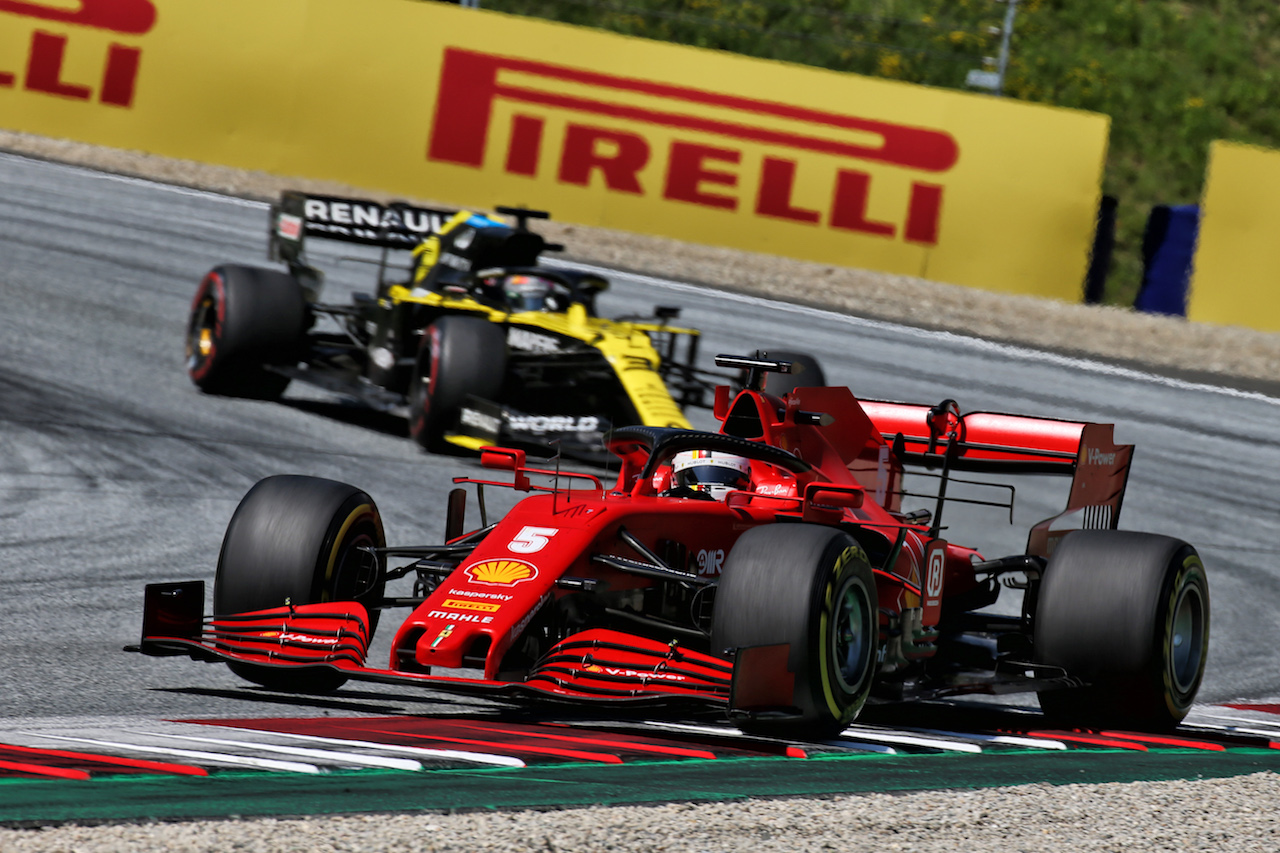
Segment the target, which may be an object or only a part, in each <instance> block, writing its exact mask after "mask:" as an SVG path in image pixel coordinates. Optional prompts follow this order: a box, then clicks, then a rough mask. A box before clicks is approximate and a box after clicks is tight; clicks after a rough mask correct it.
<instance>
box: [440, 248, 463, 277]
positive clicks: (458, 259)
mask: <svg viewBox="0 0 1280 853" xmlns="http://www.w3.org/2000/svg"><path fill="white" fill-rule="evenodd" d="M436 263H438V264H440V265H441V266H444V267H450V268H452V269H455V270H462V271H463V272H466V271H467V270H469V269H471V261H469V260H467V259H466V258H464V257H462V256H461V255H455V254H453V253H452V252H441V253H440V257H439V258H437V259H436Z"/></svg>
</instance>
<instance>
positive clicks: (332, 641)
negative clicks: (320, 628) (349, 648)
mask: <svg viewBox="0 0 1280 853" xmlns="http://www.w3.org/2000/svg"><path fill="white" fill-rule="evenodd" d="M259 636H261V637H268V638H271V639H276V638H279V639H280V640H284V641H289V642H294V643H309V644H311V645H313V646H336V645H338V638H337V637H313V636H311V635H310V634H296V633H294V632H292V631H263V632H262V633H261V634H260V635H259Z"/></svg>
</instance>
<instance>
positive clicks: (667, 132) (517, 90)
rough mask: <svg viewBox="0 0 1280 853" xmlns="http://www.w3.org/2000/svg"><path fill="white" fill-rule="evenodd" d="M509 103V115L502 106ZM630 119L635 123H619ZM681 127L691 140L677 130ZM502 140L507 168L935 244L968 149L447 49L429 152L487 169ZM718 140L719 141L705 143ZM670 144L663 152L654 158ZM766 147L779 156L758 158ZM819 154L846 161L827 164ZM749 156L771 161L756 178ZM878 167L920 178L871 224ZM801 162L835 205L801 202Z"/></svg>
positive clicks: (866, 121)
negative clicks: (949, 175)
mask: <svg viewBox="0 0 1280 853" xmlns="http://www.w3.org/2000/svg"><path fill="white" fill-rule="evenodd" d="M499 103H501V104H502V106H503V107H506V109H501V110H499V109H495V106H496V105H498V104H499ZM495 115H503V116H507V115H509V116H510V119H509V121H510V127H509V128H505V129H504V128H496V127H493V126H492V125H493V124H494V123H495V121H496V120H495V118H494V116H495ZM620 121H621V122H625V123H626V129H621V128H619V127H617V126H616V125H617V124H618V123H619V122H620ZM553 122H554V123H556V124H555V126H554V127H551V126H550V125H551V124H552V123H553ZM605 123H608V124H609V125H610V126H609V127H605V126H603V125H604V124H605ZM504 130H506V131H507V132H506V133H504V132H503V131H504ZM657 133H661V134H663V135H664V136H663V139H662V141H658V140H657V137H656V135H655V134H657ZM681 133H684V134H688V135H689V137H690V138H687V139H681V138H679V134H681ZM672 134H674V137H672V136H671V135H672ZM695 134H696V136H695ZM503 138H505V139H507V140H508V147H507V150H506V151H505V152H496V154H497V162H502V163H504V164H505V165H504V166H503V168H504V170H505V172H506V173H507V174H511V175H521V176H524V177H533V178H536V177H539V176H540V175H542V174H543V173H550V172H551V171H552V170H553V169H554V170H555V177H556V180H557V181H558V182H559V183H560V184H564V185H576V186H581V187H591V186H593V185H597V186H598V185H599V184H600V183H601V182H602V183H603V185H604V188H605V191H606V192H611V193H623V194H627V195H631V196H660V197H661V198H662V199H665V200H668V201H675V202H684V203H688V204H694V205H700V206H703V207H707V208H712V209H717V210H725V211H731V212H732V211H738V210H741V209H746V210H748V211H750V212H752V213H754V214H755V215H756V216H760V217H767V218H772V219H780V220H787V221H791V222H797V223H802V224H807V225H813V226H817V227H826V228H830V229H835V230H838V231H846V232H858V233H862V234H868V235H872V236H876V237H881V238H884V239H890V240H897V239H901V240H904V241H906V242H909V243H916V244H920V245H926V246H932V245H936V244H937V242H938V228H939V221H940V214H941V210H942V203H943V195H944V189H945V188H944V186H943V185H942V184H940V183H938V182H937V180H938V179H937V177H935V176H939V175H943V174H945V173H946V172H948V171H949V170H950V169H951V168H952V167H953V166H954V165H955V164H956V162H957V160H958V159H959V156H960V149H959V145H958V144H957V142H956V140H955V138H954V137H953V136H952V135H951V134H950V133H948V132H947V131H945V130H942V129H938V128H927V127H917V126H914V125H907V124H899V123H896V122H888V121H881V120H877V119H871V118H866V117H863V116H858V115H852V114H848V113H834V112H829V111H825V110H817V109H810V108H806V107H801V106H797V105H794V104H789V103H780V102H774V101H766V100H759V99H755V98H749V97H742V96H737V95H731V94H725V93H723V92H718V91H713V90H710V89H698V88H693V87H690V86H678V85H673V84H668V83H659V82H655V81H652V80H646V79H642V78H638V77H624V76H619V75H614V74H605V73H601V72H598V71H595V70H593V69H588V68H580V67H574V66H568V65H557V64H552V63H546V62H538V61H534V60H528V59H523V58H520V57H513V56H501V55H497V54H490V53H481V52H479V51H472V50H465V49H462V48H456V47H451V48H447V49H446V50H445V59H444V67H443V69H442V73H441V77H440V88H439V93H438V97H437V100H436V112H435V119H434V123H433V125H432V129H431V135H430V139H429V141H428V145H427V159H428V160H431V161H435V162H440V163H452V164H455V165H460V166H467V167H471V168H475V169H480V168H483V166H484V163H485V160H486V155H487V154H488V153H489V152H488V148H489V146H490V144H491V140H493V139H503ZM694 138H696V139H698V140H700V141H696V142H695V141H694ZM708 138H710V139H711V140H713V141H714V142H715V144H706V140H708ZM549 140H557V141H558V142H559V147H560V150H559V151H550V150H548V151H546V152H544V148H550V146H544V144H543V143H544V142H546V141H549ZM659 145H663V146H665V148H666V150H665V152H655V150H654V149H655V147H656V146H659ZM746 145H751V146H753V148H752V149H751V151H748V150H747V148H746V147H745V146H746ZM761 145H763V146H766V152H767V153H766V154H765V155H764V156H763V157H759V158H757V157H756V156H755V150H756V147H758V146H761ZM544 154H545V156H544ZM813 154H822V155H834V156H835V157H837V158H840V159H839V160H838V161H837V162H836V163H835V164H833V165H827V164H820V163H818V162H816V161H814V160H813V159H812V158H811V155H813ZM662 155H665V156H662ZM803 157H810V160H809V161H808V162H802V158H803ZM744 162H750V163H753V164H754V163H756V162H758V163H759V164H760V165H759V166H758V167H755V166H752V172H753V173H752V174H745V170H744V167H743V163H744ZM651 163H659V164H662V163H664V164H665V167H664V168H663V171H664V174H656V172H657V171H658V169H657V168H650V164H651ZM867 163H874V164H882V165H890V166H896V167H901V168H904V169H908V170H911V171H914V172H915V173H917V176H918V177H917V179H916V180H913V181H911V183H910V186H909V189H907V191H906V198H905V199H903V200H902V201H904V202H905V204H904V205H902V206H903V207H904V208H905V216H903V217H902V218H901V219H898V220H896V221H880V220H874V219H871V218H870V216H869V214H868V209H869V206H870V205H869V199H870V197H871V193H872V190H873V188H872V176H871V174H870V173H869V172H867V171H864V170H863V169H864V168H865V164H867ZM802 167H803V168H804V169H822V170H824V171H823V172H822V173H821V174H820V175H818V177H821V179H822V180H823V181H825V182H826V183H827V185H828V186H829V187H830V192H829V193H828V194H827V195H826V198H829V199H831V201H830V203H829V206H828V207H827V209H825V210H819V209H811V208H805V207H802V206H800V205H799V204H798V203H797V202H796V201H795V200H794V198H793V195H794V189H795V186H796V184H797V183H798V181H797V174H798V173H799V171H800V169H801V168H802Z"/></svg>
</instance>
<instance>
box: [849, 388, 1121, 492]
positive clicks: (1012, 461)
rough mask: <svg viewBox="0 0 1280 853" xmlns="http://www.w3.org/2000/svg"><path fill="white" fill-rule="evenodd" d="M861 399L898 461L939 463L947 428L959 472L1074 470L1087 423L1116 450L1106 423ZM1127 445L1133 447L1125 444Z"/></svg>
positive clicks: (1096, 436)
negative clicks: (954, 445) (961, 411)
mask: <svg viewBox="0 0 1280 853" xmlns="http://www.w3.org/2000/svg"><path fill="white" fill-rule="evenodd" d="M861 402H862V409H863V411H865V412H866V413H867V415H868V416H869V417H870V418H871V421H872V422H873V423H874V424H875V425H876V428H877V429H878V430H879V431H880V434H881V435H883V436H884V439H885V441H887V442H889V444H891V445H894V446H895V449H897V450H899V453H900V455H902V456H904V457H905V458H903V459H902V460H901V461H902V462H903V463H904V464H913V463H914V464H930V463H935V462H936V463H941V461H942V455H943V453H944V452H945V451H946V440H947V435H948V433H954V434H955V436H956V439H957V441H958V445H957V448H956V451H955V455H954V456H953V457H952V462H951V467H952V469H953V470H958V471H984V470H985V471H1008V472H1011V473H1024V472H1025V473H1044V474H1065V475H1071V474H1074V473H1075V469H1076V464H1077V462H1078V461H1079V459H1080V458H1081V452H1082V449H1083V448H1084V446H1085V442H1084V441H1083V438H1084V436H1085V432H1086V428H1088V427H1103V428H1104V429H1105V432H1106V435H1102V434H1100V433H1098V432H1097V431H1096V430H1091V431H1090V432H1091V433H1092V434H1091V438H1092V439H1093V440H1094V441H1101V442H1102V443H1103V444H1105V445H1106V452H1109V453H1112V452H1116V450H1118V449H1119V448H1117V447H1116V446H1115V445H1113V444H1112V443H1111V438H1110V433H1111V427H1110V425H1105V424H1084V423H1079V422H1075V421H1059V420H1053V419H1050V418H1033V417H1028V416H1026V415H1008V414H1002V413H999V412H970V413H968V414H965V415H961V414H959V412H958V410H955V409H950V410H948V409H946V408H945V407H942V406H932V407H931V406H919V405H911V404H907V403H886V402H880V401H870V400H863V401H861ZM898 436H901V438H900V439H899V438H898ZM1125 449H1126V450H1132V447H1130V446H1127V445H1126V446H1125ZM931 456H932V457H936V459H933V460H931V459H930V457H931Z"/></svg>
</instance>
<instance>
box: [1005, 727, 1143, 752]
mask: <svg viewBox="0 0 1280 853" xmlns="http://www.w3.org/2000/svg"><path fill="white" fill-rule="evenodd" d="M1025 734H1026V735H1027V736H1028V737H1038V738H1045V739H1047V740H1065V741H1067V742H1069V743H1083V744H1088V745H1089V746H1107V747H1112V748H1114V749H1132V750H1137V751H1138V752H1146V751H1147V748H1146V747H1145V746H1143V745H1142V744H1140V743H1134V742H1133V741H1128V740H1116V739H1115V738H1106V737H1099V736H1098V735H1092V734H1086V733H1084V732H1063V731H1039V732H1026V733H1025Z"/></svg>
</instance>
